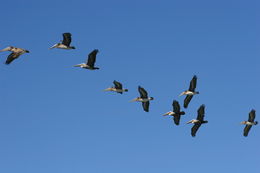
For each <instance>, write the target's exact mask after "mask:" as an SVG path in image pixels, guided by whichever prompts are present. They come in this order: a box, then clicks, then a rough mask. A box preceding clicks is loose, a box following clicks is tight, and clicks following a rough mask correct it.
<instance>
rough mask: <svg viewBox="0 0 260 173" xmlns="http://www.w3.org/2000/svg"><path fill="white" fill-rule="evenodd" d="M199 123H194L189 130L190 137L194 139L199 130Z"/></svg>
mask: <svg viewBox="0 0 260 173" xmlns="http://www.w3.org/2000/svg"><path fill="white" fill-rule="evenodd" d="M200 126H201V123H195V124H194V125H193V127H192V128H191V136H193V137H195V136H196V133H197V131H198V129H199V128H200Z"/></svg>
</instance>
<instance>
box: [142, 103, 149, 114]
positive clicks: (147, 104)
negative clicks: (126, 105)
mask: <svg viewBox="0 0 260 173" xmlns="http://www.w3.org/2000/svg"><path fill="white" fill-rule="evenodd" d="M149 105H150V102H149V101H148V102H142V106H143V109H144V111H145V112H149Z"/></svg>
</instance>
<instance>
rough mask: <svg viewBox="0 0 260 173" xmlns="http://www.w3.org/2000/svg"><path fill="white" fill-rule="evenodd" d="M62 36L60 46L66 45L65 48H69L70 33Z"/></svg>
mask: <svg viewBox="0 0 260 173" xmlns="http://www.w3.org/2000/svg"><path fill="white" fill-rule="evenodd" d="M62 35H63V40H62V44H64V45H66V46H70V43H71V33H63V34H62Z"/></svg>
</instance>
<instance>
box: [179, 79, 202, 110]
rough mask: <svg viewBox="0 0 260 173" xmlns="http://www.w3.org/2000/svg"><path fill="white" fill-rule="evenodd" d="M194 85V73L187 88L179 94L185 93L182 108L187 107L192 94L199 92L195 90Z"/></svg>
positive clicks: (195, 81) (195, 82)
mask: <svg viewBox="0 0 260 173" xmlns="http://www.w3.org/2000/svg"><path fill="white" fill-rule="evenodd" d="M196 85H197V76H196V75H194V76H193V78H192V80H191V81H190V88H189V90H186V91H184V92H182V93H181V94H180V95H179V96H182V95H186V98H185V99H184V108H187V107H188V105H189V103H190V101H191V99H192V97H193V95H196V94H199V92H198V91H195V89H196Z"/></svg>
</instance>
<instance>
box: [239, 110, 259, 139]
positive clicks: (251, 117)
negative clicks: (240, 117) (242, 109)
mask: <svg viewBox="0 0 260 173" xmlns="http://www.w3.org/2000/svg"><path fill="white" fill-rule="evenodd" d="M254 120H255V110H254V109H252V110H251V112H249V115H248V121H242V122H241V124H245V125H246V126H245V128H244V136H245V137H246V136H247V135H248V133H249V131H250V129H251V127H252V126H253V125H257V124H258V122H257V121H254Z"/></svg>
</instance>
